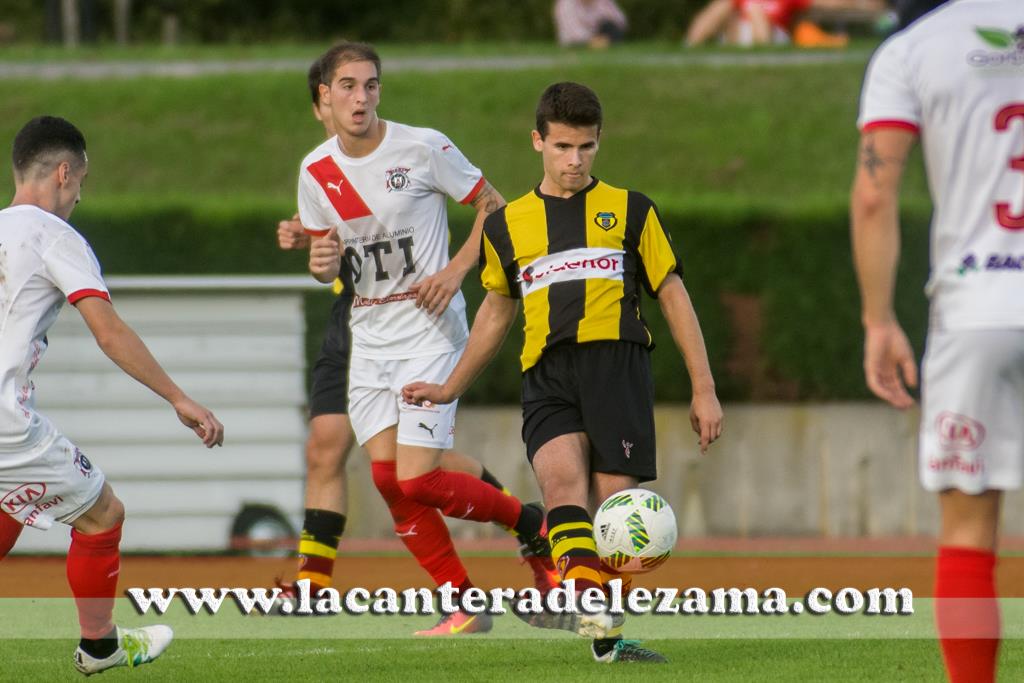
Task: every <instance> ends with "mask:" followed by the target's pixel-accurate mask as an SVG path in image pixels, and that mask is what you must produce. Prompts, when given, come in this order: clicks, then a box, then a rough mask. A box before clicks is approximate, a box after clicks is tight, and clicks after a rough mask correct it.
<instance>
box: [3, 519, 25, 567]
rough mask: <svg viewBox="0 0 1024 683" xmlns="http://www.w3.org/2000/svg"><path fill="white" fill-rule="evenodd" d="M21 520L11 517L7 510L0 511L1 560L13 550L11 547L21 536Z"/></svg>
mask: <svg viewBox="0 0 1024 683" xmlns="http://www.w3.org/2000/svg"><path fill="white" fill-rule="evenodd" d="M22 528H24V527H22V525H21V522H19V521H18V520H16V519H15V518H14V517H11V516H10V515H9V514H7V513H6V512H0V560H2V559H4V558H5V557H7V553H9V552H11V548H13V547H14V544H15V543H16V542H17V540H18V536H21V530H22Z"/></svg>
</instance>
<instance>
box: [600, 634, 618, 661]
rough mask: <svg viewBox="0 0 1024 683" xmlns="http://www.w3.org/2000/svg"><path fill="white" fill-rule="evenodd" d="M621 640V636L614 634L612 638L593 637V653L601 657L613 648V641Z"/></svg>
mask: <svg viewBox="0 0 1024 683" xmlns="http://www.w3.org/2000/svg"><path fill="white" fill-rule="evenodd" d="M620 640H622V636H616V637H614V638H595V639H594V654H596V655H597V656H598V657H603V656H605V655H606V654H608V653H609V652H611V651H612V650H613V649H614V648H615V643H617V642H619V641H620Z"/></svg>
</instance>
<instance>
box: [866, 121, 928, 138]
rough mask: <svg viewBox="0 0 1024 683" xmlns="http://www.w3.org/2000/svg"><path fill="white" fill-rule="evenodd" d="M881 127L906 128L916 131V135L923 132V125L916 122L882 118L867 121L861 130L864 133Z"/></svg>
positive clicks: (906, 129)
mask: <svg viewBox="0 0 1024 683" xmlns="http://www.w3.org/2000/svg"><path fill="white" fill-rule="evenodd" d="M880 128H898V129H900V130H905V131H909V132H911V133H914V134H915V135H916V134H917V133H920V132H921V127H920V126H918V125H917V124H916V123H911V122H910V121H900V120H899V119H880V120H878V121H868V122H867V123H865V124H864V127H863V128H861V129H860V131H861V132H862V133H867V132H868V131H872V130H878V129H880Z"/></svg>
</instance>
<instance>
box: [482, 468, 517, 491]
mask: <svg viewBox="0 0 1024 683" xmlns="http://www.w3.org/2000/svg"><path fill="white" fill-rule="evenodd" d="M480 481H482V482H483V483H485V484H490V485H491V486H493V487H494V488H496V489H498V490H499V491H501V492H502V493H504V494H505V495H506V496H511V495H512V492H511V491H509V490H508V489H507V488H505V485H504V484H502V483H501V482H500V481H498V478H497V477H495V476H494V475H493V474H492V473H491V471H490V470H488V469H487V468H486V467H485V468H484V471H483V473H482V474H481V475H480Z"/></svg>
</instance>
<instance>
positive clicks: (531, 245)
mask: <svg viewBox="0 0 1024 683" xmlns="http://www.w3.org/2000/svg"><path fill="white" fill-rule="evenodd" d="M480 267H481V273H480V279H481V281H482V282H483V286H484V288H485V289H487V290H489V291H490V290H493V291H495V292H498V293H500V294H504V295H505V296H509V297H512V298H515V299H523V307H524V315H525V319H526V323H525V332H526V338H525V341H524V344H523V353H522V357H521V361H522V368H523V371H524V372H525V371H526V370H527V369H529V368H530V367H531V366H533V364H534V363H536V362H537V361H538V360H539V359H540V356H541V354H542V353H543V352H544V350H545V349H548V348H551V347H552V346H555V345H556V344H562V343H576V344H582V343H585V342H591V341H599V340H623V341H632V342H637V343H640V344H643V345H645V346H648V347H649V346H651V344H652V339H651V333H650V331H649V330H648V329H647V325H646V324H645V323H644V320H643V318H642V317H641V315H640V292H639V290H640V285H641V284H642V285H643V287H644V289H646V290H647V292H648V294H650V295H651V296H657V294H656V293H657V291H658V288H659V287H660V286H661V283H662V281H663V280H664V279H665V277H666V276H667V275H668V274H669V273H673V272H675V273H679V274H680V275H682V267H681V266H680V264H679V260H678V259H677V258H676V256H675V254H674V253H673V251H672V243H671V240H670V238H669V235H668V233H667V232H665V229H664V228H663V227H662V225H661V220H660V219H659V218H658V210H657V208H656V207H655V206H654V202H652V201H651V200H650V199H648V198H647V197H645V196H644V195H642V194H640V193H639V192H632V191H630V190H621V189H619V188H615V187H612V186H610V185H607V184H605V183H602V182H600V181H599V180H597V179H596V178H595V179H594V180H593V182H591V184H590V185H588V186H587V187H586V188H585V189H583V190H581V191H579V192H577V193H576V194H574V195H573V196H572V197H568V198H566V199H562V198H559V197H551V196H548V195H544V194H541V192H540V189H539V188H536V189H534V190H533V191H532V192H530V193H529V194H526V195H524V196H522V197H520V198H519V199H517V200H515V201H514V202H512V203H510V204H508V205H507V206H506V207H504V208H503V209H500V210H498V211H496V212H495V213H493V214H491V215H490V216H488V217H487V220H486V221H485V222H484V236H483V244H482V247H481V254H480Z"/></svg>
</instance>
